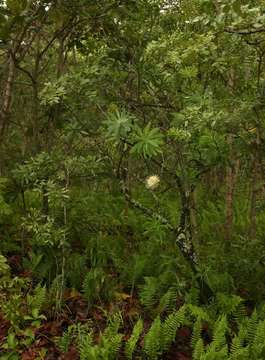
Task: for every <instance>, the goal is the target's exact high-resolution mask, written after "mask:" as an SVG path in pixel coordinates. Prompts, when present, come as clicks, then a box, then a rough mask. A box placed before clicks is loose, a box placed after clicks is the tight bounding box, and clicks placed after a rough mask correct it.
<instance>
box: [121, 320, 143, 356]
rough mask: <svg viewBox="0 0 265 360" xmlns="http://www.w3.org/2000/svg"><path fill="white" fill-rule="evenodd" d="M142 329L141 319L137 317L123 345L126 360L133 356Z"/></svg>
mask: <svg viewBox="0 0 265 360" xmlns="http://www.w3.org/2000/svg"><path fill="white" fill-rule="evenodd" d="M142 331H143V320H142V319H139V320H138V321H137V322H136V324H135V325H134V327H133V331H132V334H131V336H130V338H129V340H128V341H127V343H126V345H125V355H126V357H127V359H128V360H132V358H133V353H134V351H135V348H136V344H137V342H138V340H139V338H140V336H141V333H142Z"/></svg>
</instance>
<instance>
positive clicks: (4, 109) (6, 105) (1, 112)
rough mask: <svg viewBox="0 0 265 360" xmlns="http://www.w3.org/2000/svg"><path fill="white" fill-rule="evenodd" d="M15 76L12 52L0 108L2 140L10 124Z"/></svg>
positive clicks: (9, 56)
mask: <svg viewBox="0 0 265 360" xmlns="http://www.w3.org/2000/svg"><path fill="white" fill-rule="evenodd" d="M14 78H15V63H14V59H13V56H12V54H11V52H9V55H8V76H7V80H6V83H5V86H4V90H3V95H2V96H3V102H2V106H1V109H0V140H1V141H2V139H3V137H4V134H5V130H6V128H7V126H8V118H9V116H10V109H11V102H12V88H13V83H14Z"/></svg>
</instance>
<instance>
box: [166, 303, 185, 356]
mask: <svg viewBox="0 0 265 360" xmlns="http://www.w3.org/2000/svg"><path fill="white" fill-rule="evenodd" d="M185 312H186V307H185V306H182V307H181V308H180V309H179V310H178V311H174V312H173V313H172V314H170V315H169V316H168V317H167V318H166V320H165V321H164V323H163V325H162V327H161V347H162V350H167V349H168V348H169V346H170V344H171V343H173V342H174V341H175V337H176V332H177V330H178V328H179V327H180V326H181V325H182V324H183V323H184V320H185Z"/></svg>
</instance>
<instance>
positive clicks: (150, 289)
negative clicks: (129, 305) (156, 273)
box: [140, 276, 158, 309]
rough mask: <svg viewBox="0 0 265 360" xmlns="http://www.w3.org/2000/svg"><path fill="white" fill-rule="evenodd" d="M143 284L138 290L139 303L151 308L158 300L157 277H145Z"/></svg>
mask: <svg viewBox="0 0 265 360" xmlns="http://www.w3.org/2000/svg"><path fill="white" fill-rule="evenodd" d="M144 280H145V284H144V285H143V286H142V288H141V290H140V301H141V303H142V304H143V305H144V306H145V307H147V308H149V309H150V308H152V307H153V306H155V305H156V303H157V301H158V297H157V294H158V285H157V279H156V278H155V277H151V276H150V277H145V278H144Z"/></svg>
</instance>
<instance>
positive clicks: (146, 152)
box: [131, 123, 163, 158]
mask: <svg viewBox="0 0 265 360" xmlns="http://www.w3.org/2000/svg"><path fill="white" fill-rule="evenodd" d="M134 138H135V144H134V145H133V147H132V148H131V153H132V154H137V155H142V156H143V157H144V158H149V157H153V156H156V155H158V154H160V153H161V152H162V149H161V146H162V145H163V136H162V134H161V132H160V130H159V129H158V128H151V123H148V124H147V125H146V127H145V128H144V129H141V128H139V127H136V131H135V135H134Z"/></svg>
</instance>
